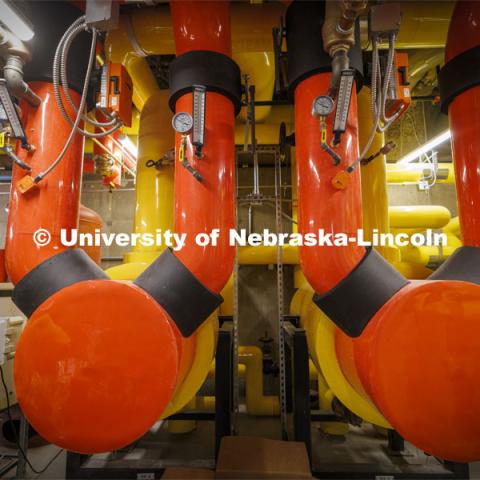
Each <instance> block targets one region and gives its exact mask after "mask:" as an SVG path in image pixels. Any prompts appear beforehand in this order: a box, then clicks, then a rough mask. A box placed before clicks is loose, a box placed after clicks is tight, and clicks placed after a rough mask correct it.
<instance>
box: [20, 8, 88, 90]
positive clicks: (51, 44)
mask: <svg viewBox="0 0 480 480" xmlns="http://www.w3.org/2000/svg"><path fill="white" fill-rule="evenodd" d="M26 8H27V13H28V17H29V18H30V19H32V22H33V28H34V30H35V38H34V39H33V42H32V43H31V48H32V60H31V61H30V62H27V64H26V65H25V68H24V71H25V77H24V78H25V80H26V81H27V82H33V81H44V82H52V81H53V77H52V64H53V57H54V56H55V50H56V49H57V46H58V43H59V41H60V39H61V38H62V36H63V34H64V33H65V31H66V30H67V28H68V27H70V25H71V24H72V23H73V22H74V21H75V20H76V19H77V18H78V17H80V16H81V15H82V11H81V10H80V9H79V8H78V7H77V6H75V5H74V3H73V2H58V1H42V2H39V1H38V0H34V1H32V0H30V1H29V2H26ZM90 44H91V35H90V34H89V33H88V32H81V33H79V35H78V36H77V37H76V39H75V40H74V42H73V43H72V45H71V46H70V53H69V58H70V61H69V62H68V65H67V74H68V84H69V86H70V88H73V89H74V90H75V91H76V92H78V93H82V89H83V82H84V80H85V74H86V72H87V65H88V56H89V53H90Z"/></svg>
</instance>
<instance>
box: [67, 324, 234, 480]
mask: <svg viewBox="0 0 480 480" xmlns="http://www.w3.org/2000/svg"><path fill="white" fill-rule="evenodd" d="M223 318H224V320H225V319H226V318H225V317H223ZM228 319H229V320H230V317H228ZM232 373H233V369H232V323H231V321H224V322H223V325H222V327H221V329H220V331H219V333H218V342H217V351H216V368H215V412H199V411H188V412H179V413H176V414H175V415H172V416H171V417H168V420H196V421H214V422H215V462H216V459H217V456H218V451H219V448H220V442H221V440H222V438H223V437H224V436H228V435H232ZM187 445H188V444H187ZM89 458H90V456H89V455H81V454H78V453H73V452H68V453H67V466H66V474H65V478H66V479H70V478H88V479H123V478H131V479H139V478H141V479H145V480H154V479H157V478H161V477H162V475H163V472H164V471H165V467H164V466H159V467H152V466H148V467H142V466H141V465H139V464H135V466H133V465H128V461H127V462H125V465H122V466H115V467H112V466H109V465H108V464H107V465H106V466H105V467H104V468H97V467H95V468H93V467H88V466H86V463H87V461H88V460H89ZM161 460H162V459H159V463H160V461H161ZM116 463H117V464H118V462H116ZM170 463H173V462H172V459H169V464H170ZM184 463H185V462H184V461H179V462H178V464H179V465H180V466H181V465H182V464H184Z"/></svg>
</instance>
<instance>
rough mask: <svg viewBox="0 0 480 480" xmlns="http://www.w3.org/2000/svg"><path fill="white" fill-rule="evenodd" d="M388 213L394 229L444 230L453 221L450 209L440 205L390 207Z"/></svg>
mask: <svg viewBox="0 0 480 480" xmlns="http://www.w3.org/2000/svg"><path fill="white" fill-rule="evenodd" d="M388 213H389V217H390V227H391V228H392V229H394V228H398V229H404V228H412V229H415V228H442V227H444V226H445V225H447V224H448V222H449V221H450V219H451V215H450V211H449V210H448V208H445V207H442V206H440V205H412V206H399V207H389V209H388Z"/></svg>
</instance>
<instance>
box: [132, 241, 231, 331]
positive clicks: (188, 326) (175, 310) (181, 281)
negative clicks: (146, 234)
mask: <svg viewBox="0 0 480 480" xmlns="http://www.w3.org/2000/svg"><path fill="white" fill-rule="evenodd" d="M134 283H135V285H137V286H139V287H140V288H142V289H143V290H145V291H146V292H147V293H148V294H150V295H151V296H152V297H153V298H154V299H155V300H156V301H157V302H158V304H159V305H161V306H162V307H163V308H164V309H165V310H166V312H167V313H168V314H169V315H170V317H171V319H172V320H173V321H174V322H175V324H176V325H177V327H178V329H179V330H180V332H181V333H182V335H183V336H184V337H189V336H190V335H191V334H192V333H193V332H194V331H195V330H196V329H197V328H198V327H199V326H200V325H201V324H202V323H203V322H204V321H205V320H206V319H207V318H208V317H209V316H210V315H211V314H212V313H213V312H214V311H215V310H216V309H217V308H218V306H219V305H220V304H221V303H222V302H223V298H222V296H221V295H218V294H216V293H214V292H212V291H210V290H209V289H208V288H207V287H205V286H204V285H203V284H202V283H201V282H200V281H199V280H198V279H197V278H196V277H195V276H194V275H193V274H192V273H191V272H190V270H189V269H188V268H187V267H185V265H184V264H183V263H182V262H181V261H180V260H179V259H178V258H177V257H176V256H175V255H174V254H173V252H172V251H171V250H169V249H167V250H165V251H164V252H163V253H162V254H161V255H160V256H159V257H158V258H157V259H156V260H155V261H154V262H153V263H152V264H151V265H150V266H149V267H148V268H147V269H146V270H145V271H144V272H143V273H142V274H141V275H140V276H139V277H138V278H137V279H136V280H135V282H134Z"/></svg>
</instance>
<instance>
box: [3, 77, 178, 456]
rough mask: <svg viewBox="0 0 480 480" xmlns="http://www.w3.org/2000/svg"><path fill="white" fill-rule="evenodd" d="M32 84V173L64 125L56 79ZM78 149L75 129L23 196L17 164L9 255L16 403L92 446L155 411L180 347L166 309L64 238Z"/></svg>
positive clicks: (42, 426) (142, 426)
mask: <svg viewBox="0 0 480 480" xmlns="http://www.w3.org/2000/svg"><path fill="white" fill-rule="evenodd" d="M30 87H31V88H32V89H33V91H34V92H35V93H36V94H37V95H39V96H40V98H41V99H42V103H41V105H40V107H38V108H37V109H33V108H31V107H29V106H28V105H27V104H25V102H24V104H23V105H22V110H23V111H24V113H25V117H26V118H25V119H24V121H25V128H26V131H27V132H29V140H30V142H31V143H32V144H34V145H36V147H37V148H36V150H35V152H33V153H32V154H30V155H29V156H28V161H29V163H30V165H31V166H32V171H33V173H34V174H35V172H39V171H42V170H43V169H44V168H45V166H46V165H47V164H49V162H50V161H51V158H52V155H54V154H56V152H57V151H58V150H59V149H60V148H61V147H62V146H63V143H64V142H65V140H66V138H67V136H68V132H69V128H70V127H69V125H68V124H67V123H66V122H65V120H64V119H63V118H62V116H61V113H60V112H59V110H58V108H57V106H56V104H55V100H54V93H53V85H52V84H51V83H46V82H35V83H32V84H31V85H30ZM71 94H72V96H73V98H74V99H75V100H76V101H77V102H78V95H77V94H76V93H75V92H74V91H72V92H71ZM52 125H55V127H56V128H55V129H52V128H51V126H52ZM82 152H83V142H82V139H81V137H79V136H77V137H75V139H74V141H73V142H72V144H71V146H70V147H69V149H68V151H67V154H66V156H65V159H64V161H63V162H62V163H61V164H60V165H59V166H58V168H56V169H55V170H53V171H52V173H51V175H49V176H48V177H47V178H46V179H45V181H44V182H42V183H41V184H40V185H38V187H37V188H35V189H33V190H31V191H29V192H27V193H25V194H22V193H20V191H19V190H18V185H17V182H18V180H19V179H20V178H21V177H22V173H23V172H22V171H20V169H19V168H18V167H16V166H14V169H13V183H12V191H11V196H10V211H9V218H8V227H7V228H8V234H7V248H6V255H7V267H8V272H9V275H10V278H11V280H12V282H13V283H14V284H15V285H16V286H15V289H14V294H13V299H14V302H15V303H16V304H17V305H18V306H19V307H20V308H21V309H22V311H23V312H24V313H25V314H26V315H27V316H29V317H30V319H29V321H28V323H27V325H26V327H25V329H24V331H23V333H22V336H21V338H20V340H19V343H18V345H17V351H16V356H15V386H16V391H17V396H18V400H19V403H20V405H21V407H22V410H23V411H24V413H25V415H26V416H27V418H28V420H29V422H30V423H31V424H32V425H33V427H34V428H35V429H36V430H37V431H38V432H39V433H40V434H41V435H42V436H43V437H44V438H46V439H47V440H49V441H50V442H52V443H56V444H57V445H60V446H62V447H64V448H67V449H69V450H72V451H77V452H82V453H92V452H99V451H109V450H112V449H115V448H119V447H120V446H122V445H125V444H126V443H129V442H131V441H133V440H134V439H136V438H138V437H139V436H140V435H142V434H143V433H144V432H145V431H146V430H147V429H148V428H150V426H151V425H152V424H153V423H154V422H155V421H156V419H158V416H159V415H160V414H161V412H162V410H163V409H164V408H165V406H166V404H167V402H168V400H169V398H170V396H171V393H172V392H173V389H174V386H175V380H176V373H177V368H178V367H177V365H178V347H177V341H176V338H175V333H174V332H175V330H174V327H173V326H170V323H169V320H168V317H167V316H166V314H165V313H164V312H163V310H162V309H161V308H160V307H159V306H158V304H157V303H156V302H155V301H154V300H153V299H152V298H150V297H149V296H148V295H147V294H146V293H145V292H144V291H142V290H140V289H139V288H137V287H134V286H130V285H126V284H121V283H117V282H107V281H105V280H104V279H105V278H106V276H105V275H104V273H103V272H102V270H101V269H100V268H99V267H98V266H97V265H96V264H95V263H94V262H93V261H92V260H90V259H89V257H88V256H87V255H86V254H85V253H83V252H82V251H81V250H78V249H73V250H71V249H67V248H66V247H64V246H62V245H61V242H60V234H61V230H62V229H65V230H66V231H67V232H68V233H69V232H70V231H71V230H72V229H75V228H76V227H77V221H78V206H79V203H78V202H79V192H80V175H81V166H82V156H83V155H82ZM19 155H20V156H22V158H26V154H25V152H23V151H22V152H19ZM39 228H43V229H45V230H46V231H48V232H49V233H50V234H51V242H50V244H48V245H46V246H44V247H40V246H38V245H36V244H35V243H34V238H35V237H33V235H34V232H35V231H36V230H38V229H39ZM37 241H38V237H37ZM134 319H140V320H137V321H135V320H134ZM119 345H121V346H122V351H121V354H119V351H118V346H119ZM139 345H142V348H141V349H139V348H138V346H139ZM159 345H161V346H162V348H161V351H162V355H158V351H159ZM100 379H101V381H100ZM112 392H115V393H114V394H112ZM132 392H135V396H134V395H132ZM112 395H113V396H112ZM136 395H139V396H138V397H137V396H136ZM138 398H141V399H142V402H141V408H139V403H138V400H137V399H138ZM126 418H128V419H130V420H129V421H128V422H125V419H126Z"/></svg>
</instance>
